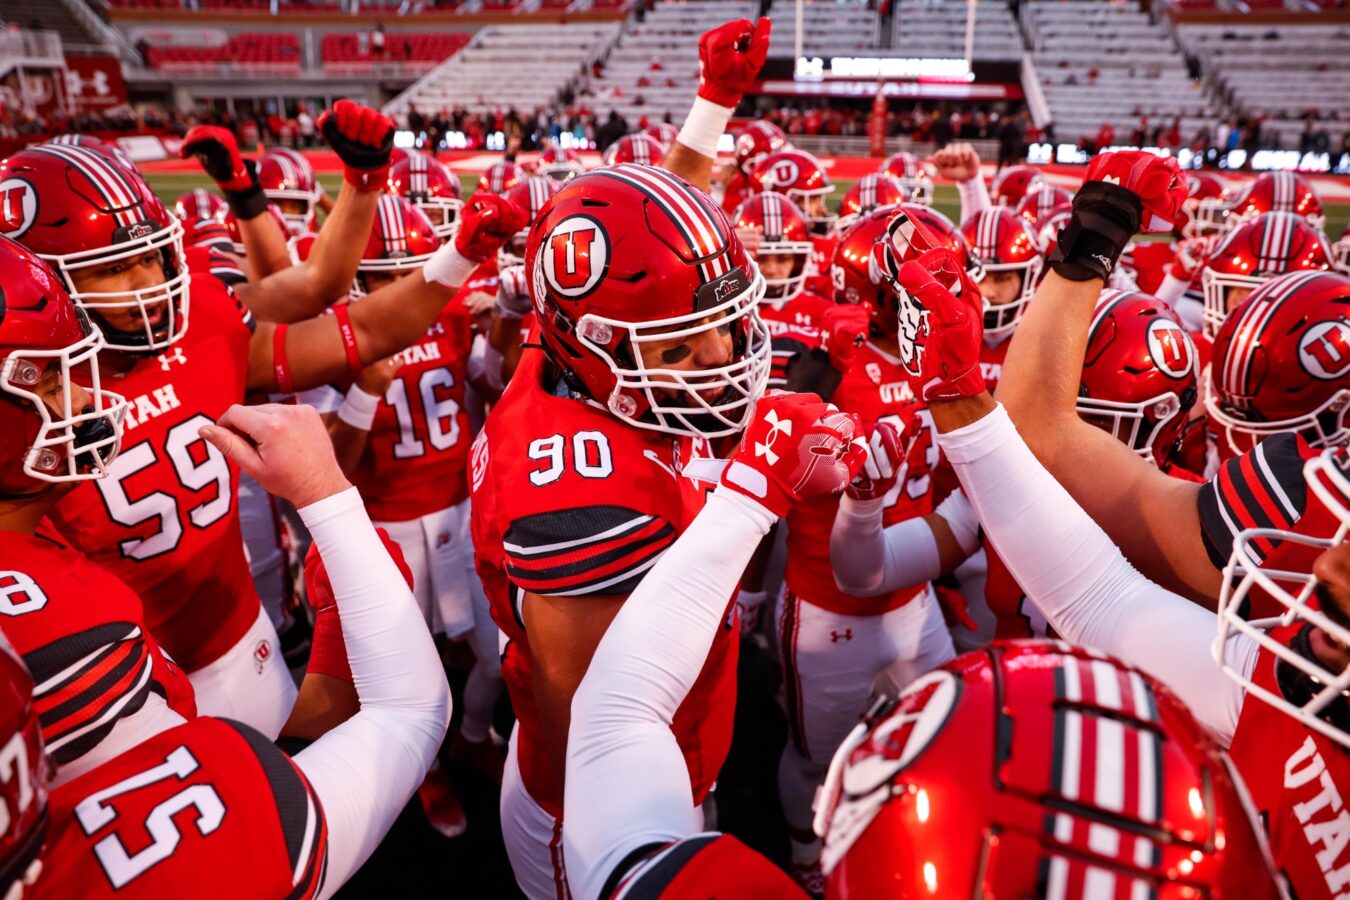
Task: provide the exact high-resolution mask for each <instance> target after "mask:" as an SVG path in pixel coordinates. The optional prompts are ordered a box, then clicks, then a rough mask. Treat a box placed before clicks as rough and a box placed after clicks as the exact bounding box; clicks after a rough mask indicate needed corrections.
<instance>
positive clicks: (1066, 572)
mask: <svg viewBox="0 0 1350 900" xmlns="http://www.w3.org/2000/svg"><path fill="white" fill-rule="evenodd" d="M938 443H939V444H941V446H942V450H943V452H944V453H946V454H947V458H948V459H949V460H951V462H952V466H953V467H954V468H955V470H956V474H957V475H958V476H959V477H960V479H961V484H962V486H963V487H964V489H965V492H966V496H967V497H969V499H970V502H971V505H972V506H974V508H975V512H976V513H977V514H978V515H979V517H980V521H981V522H982V523H983V524H984V528H985V533H986V534H987V535H988V536H989V538H990V539H991V541H992V542H993V544H994V546H995V547H996V548H997V549H998V552H999V554H1000V556H1002V557H1003V560H1004V562H1006V563H1007V565H1008V569H1009V571H1010V572H1011V573H1012V574H1013V576H1014V577H1015V578H1016V579H1017V581H1018V583H1019V584H1021V585H1022V587H1024V588H1025V589H1026V591H1027V596H1028V597H1030V598H1031V599H1032V601H1033V602H1034V603H1035V604H1036V605H1037V607H1039V608H1040V610H1041V612H1042V613H1043V614H1044V615H1045V617H1046V620H1047V621H1048V622H1049V623H1050V624H1051V625H1052V626H1053V627H1054V628H1055V630H1056V631H1058V632H1059V633H1060V634H1061V635H1063V636H1064V637H1065V638H1066V639H1067V640H1069V641H1070V642H1072V643H1075V644H1083V645H1086V646H1090V647H1099V648H1101V649H1102V650H1105V651H1106V652H1108V653H1111V654H1113V655H1115V656H1118V657H1120V658H1121V659H1123V660H1124V661H1126V662H1128V663H1131V664H1133V665H1136V666H1139V667H1140V668H1141V669H1143V670H1144V671H1146V672H1148V673H1149V674H1151V675H1153V676H1154V677H1156V678H1158V679H1160V680H1161V681H1163V682H1164V683H1165V684H1166V685H1167V686H1168V687H1170V688H1171V689H1172V690H1173V691H1174V692H1175V693H1176V694H1177V696H1179V697H1180V698H1181V699H1182V700H1183V701H1184V702H1185V703H1186V704H1187V705H1188V706H1190V707H1191V709H1192V710H1193V711H1194V712H1195V714H1196V716H1197V717H1198V718H1199V719H1200V720H1201V721H1202V722H1204V723H1205V724H1206V725H1208V726H1209V727H1210V728H1211V729H1213V730H1214V732H1215V733H1216V734H1217V736H1218V738H1219V740H1220V741H1221V742H1222V743H1223V744H1224V745H1225V746H1226V745H1227V744H1228V743H1229V742H1230V741H1231V740H1232V738H1233V730H1234V729H1235V728H1236V727H1237V720H1238V713H1239V712H1240V711H1241V709H1242V700H1243V691H1242V688H1240V687H1239V686H1238V685H1237V684H1236V683H1234V682H1232V681H1230V680H1229V679H1228V678H1227V677H1225V676H1224V675H1223V673H1222V672H1220V671H1219V667H1218V666H1217V665H1215V664H1214V661H1213V659H1212V657H1211V656H1210V645H1211V643H1212V642H1213V640H1214V636H1215V633H1216V632H1217V624H1216V622H1215V618H1214V614H1213V613H1211V612H1209V611H1208V610H1205V609H1202V608H1201V607H1199V606H1197V605H1195V604H1194V603H1191V602H1190V601H1189V600H1186V599H1184V598H1182V597H1179V596H1177V595H1176V594H1173V593H1172V592H1170V591H1168V590H1166V589H1164V588H1162V587H1160V586H1158V585H1156V584H1154V583H1153V582H1151V581H1149V580H1148V579H1147V578H1145V577H1144V576H1143V575H1141V574H1139V572H1137V571H1136V570H1135V569H1134V567H1133V566H1131V565H1130V564H1129V562H1127V561H1126V559H1125V557H1124V556H1123V555H1122V554H1121V552H1120V550H1118V549H1117V548H1116V546H1115V544H1113V543H1111V539H1110V538H1108V537H1107V536H1106V533H1105V532H1104V531H1102V529H1101V528H1100V527H1098V525H1097V523H1096V522H1094V521H1093V520H1092V519H1091V518H1089V517H1088V515H1087V513H1085V512H1083V510H1082V508H1081V507H1079V506H1078V504H1077V503H1075V502H1074V500H1073V498H1072V497H1070V496H1069V494H1068V492H1067V491H1065V490H1064V488H1062V487H1061V486H1060V484H1059V482H1057V481H1056V480H1055V479H1054V477H1053V476H1052V475H1051V474H1050V473H1049V472H1047V471H1046V470H1045V469H1044V468H1043V467H1042V466H1041V464H1040V462H1038V461H1037V459H1036V457H1035V456H1033V455H1032V453H1031V451H1030V450H1029V449H1028V448H1027V445H1026V444H1025V443H1024V442H1023V441H1022V438H1021V436H1020V435H1019V434H1018V433H1017V429H1015V428H1014V427H1013V423H1012V420H1011V419H1009V418H1008V414H1007V412H1006V411H1005V410H1004V408H1003V407H1002V405H999V406H997V407H995V409H994V411H993V412H992V413H990V414H989V415H987V416H985V417H984V418H982V419H980V420H979V421H978V422H975V423H973V424H971V425H967V426H965V427H964V428H960V429H957V430H956V431H952V432H949V433H947V434H940V435H939V436H938ZM1256 650H1257V648H1256V644H1255V643H1254V642H1253V641H1252V640H1251V639H1250V638H1246V637H1243V636H1235V637H1234V638H1232V639H1230V640H1229V642H1228V644H1227V646H1226V647H1224V654H1225V656H1226V657H1227V658H1228V661H1229V663H1230V664H1231V665H1233V666H1234V667H1236V668H1237V669H1238V670H1239V671H1245V672H1250V671H1251V669H1252V667H1253V666H1254V665H1255V663H1256Z"/></svg>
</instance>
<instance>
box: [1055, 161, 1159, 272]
mask: <svg viewBox="0 0 1350 900" xmlns="http://www.w3.org/2000/svg"><path fill="white" fill-rule="evenodd" d="M1142 215H1143V207H1142V206H1141V204H1140V203H1139V198H1138V197H1137V196H1136V195H1135V194H1134V192H1133V191H1129V190H1126V189H1125V188H1122V187H1120V186H1119V185H1116V184H1111V183H1110V182H1106V181H1089V182H1088V183H1086V184H1084V185H1083V187H1082V188H1081V189H1080V190H1079V191H1078V193H1077V194H1075V195H1074V198H1073V217H1072V218H1071V219H1070V220H1069V224H1068V225H1066V226H1065V227H1064V228H1062V229H1060V232H1059V235H1058V237H1057V238H1056V241H1055V250H1054V252H1053V253H1051V254H1050V268H1051V269H1053V270H1054V271H1055V273H1056V274H1057V275H1059V276H1060V277H1061V278H1067V279H1068V280H1069V281H1090V280H1092V279H1094V278H1100V279H1101V280H1103V281H1105V280H1107V279H1108V278H1109V277H1110V276H1111V271H1112V270H1113V269H1114V268H1115V267H1116V260H1118V259H1119V258H1120V254H1121V253H1122V252H1123V251H1124V250H1125V245H1126V244H1128V243H1129V242H1130V238H1132V237H1134V235H1135V232H1137V231H1138V230H1139V220H1140V218H1141V216H1142Z"/></svg>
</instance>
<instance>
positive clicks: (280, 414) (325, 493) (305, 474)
mask: <svg viewBox="0 0 1350 900" xmlns="http://www.w3.org/2000/svg"><path fill="white" fill-rule="evenodd" d="M197 433H198V434H200V435H201V436H202V437H203V438H205V439H206V440H208V441H210V442H211V445H212V446H213V447H215V448H216V449H217V450H219V451H220V452H221V453H224V454H225V455H226V456H227V457H228V458H229V459H231V460H233V461H234V463H235V464H236V465H238V466H239V468H241V469H243V470H244V471H245V472H246V473H248V475H249V477H251V478H252V479H253V480H254V481H256V482H258V484H260V485H262V486H263V490H265V491H267V492H268V493H269V494H272V495H274V496H277V497H280V498H282V499H283V500H289V501H290V502H291V503H292V504H293V505H294V506H296V507H304V506H309V505H310V504H311V503H317V502H318V501H320V500H322V499H324V498H325V497H331V496H333V495H334V494H338V493H341V492H342V491H345V490H346V489H347V488H349V487H351V483H350V482H349V481H347V479H346V478H345V477H344V476H343V474H342V470H341V469H340V468H338V464H337V459H336V458H334V456H333V443H332V441H331V440H329V437H328V429H326V428H325V427H324V424H323V420H322V419H320V418H319V413H318V412H317V411H316V410H315V409H314V408H313V407H311V406H303V405H301V406H290V405H284V404H280V403H264V404H262V405H261V406H240V405H238V404H236V405H234V406H231V407H230V408H229V409H227V410H225V414H224V415H222V416H221V417H220V419H218V420H217V421H216V424H214V425H205V426H203V427H202V428H199V429H198V430H197Z"/></svg>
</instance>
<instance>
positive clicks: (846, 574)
mask: <svg viewBox="0 0 1350 900" xmlns="http://www.w3.org/2000/svg"><path fill="white" fill-rule="evenodd" d="M884 502H885V501H884V500H882V499H877V500H854V499H852V498H849V497H845V498H843V499H842V500H841V501H840V504H839V513H838V515H836V516H835V519H834V528H833V529H832V530H831V531H830V564H831V567H832V568H833V570H834V582H835V584H836V585H838V587H839V590H841V591H843V592H844V593H846V594H851V595H853V596H855V597H871V596H875V595H877V594H882V593H886V592H888V591H895V590H899V589H901V588H904V587H908V586H910V585H914V584H922V583H923V582H925V581H932V580H933V579H935V578H939V577H941V576H942V575H945V574H947V573H949V572H951V571H952V570H954V569H955V568H956V566H958V565H960V563H961V562H963V561H964V560H965V559H966V558H967V557H968V556H970V554H972V553H974V552H975V550H976V549H978V547H979V523H978V522H977V521H975V513H974V510H973V509H971V508H970V504H969V503H968V502H967V501H966V499H965V495H963V494H962V493H961V492H960V491H957V492H955V493H953V494H952V495H951V497H948V498H947V500H945V501H943V504H942V506H940V507H938V511H937V512H935V513H931V514H929V515H927V516H916V517H915V518H912V519H906V520H905V521H903V522H897V523H896V524H894V525H891V526H890V527H883V525H882V506H883V503H884ZM948 517H950V521H949V520H948Z"/></svg>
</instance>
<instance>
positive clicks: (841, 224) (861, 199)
mask: <svg viewBox="0 0 1350 900" xmlns="http://www.w3.org/2000/svg"><path fill="white" fill-rule="evenodd" d="M908 199H909V195H908V194H906V193H905V189H904V187H903V186H902V185H901V184H900V180H899V179H897V178H896V177H895V176H893V175H887V174H886V173H885V172H874V173H872V174H871V175H864V176H863V177H862V178H859V179H858V180H857V181H855V182H853V187H851V188H849V189H848V191H846V192H845V193H844V199H843V200H841V201H839V219H838V221H836V222H835V223H834V225H835V228H836V229H837V230H838V231H841V232H842V231H846V230H847V229H848V227H849V226H850V225H852V224H853V223H854V222H856V221H858V219H859V217H861V216H863V215H866V214H867V213H870V212H871V211H872V210H874V209H876V208H877V207H878V206H894V205H895V204H897V203H905V202H907V201H908Z"/></svg>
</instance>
